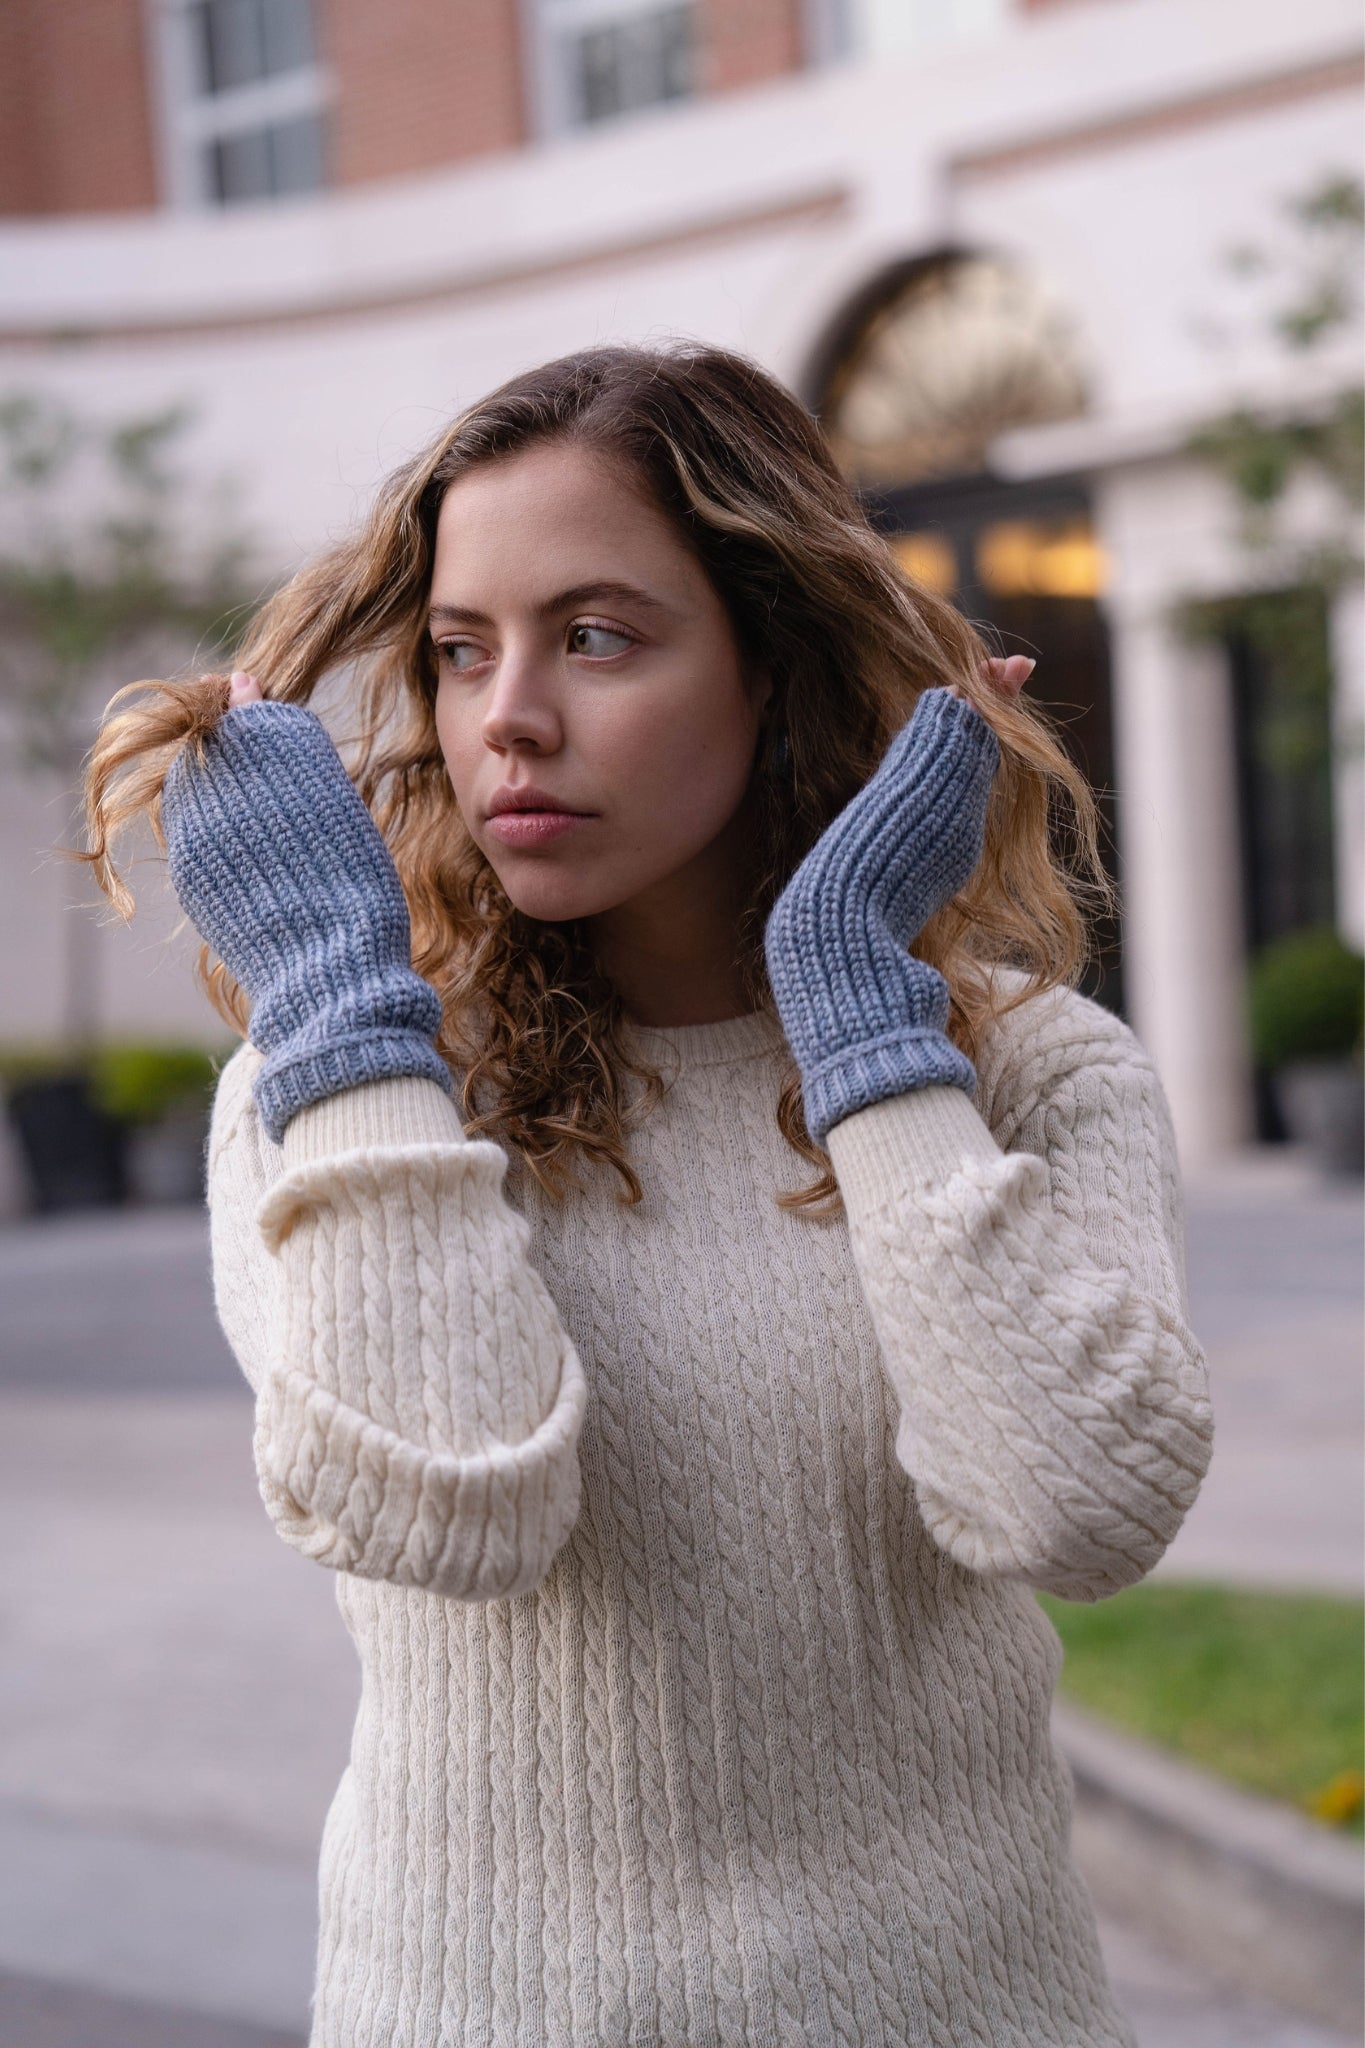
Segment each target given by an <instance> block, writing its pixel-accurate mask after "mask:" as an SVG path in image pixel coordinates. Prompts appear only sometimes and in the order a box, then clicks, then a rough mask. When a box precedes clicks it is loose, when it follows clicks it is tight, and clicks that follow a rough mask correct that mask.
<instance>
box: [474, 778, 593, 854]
mask: <svg viewBox="0 0 1365 2048" xmlns="http://www.w3.org/2000/svg"><path fill="white" fill-rule="evenodd" d="M594 817H595V813H593V812H591V811H570V810H566V809H565V808H564V807H563V805H562V804H561V803H559V802H558V801H557V800H556V799H555V798H554V797H552V796H549V795H547V794H546V793H545V792H543V791H541V790H538V789H527V790H517V791H499V792H498V794H497V795H495V796H494V797H493V799H492V802H491V803H490V804H489V807H488V818H487V826H486V829H487V830H488V832H489V833H491V835H492V837H493V838H494V839H496V840H498V841H500V843H501V844H502V845H503V846H515V847H536V846H546V845H548V844H549V843H550V841H551V840H554V839H561V838H563V837H564V835H565V834H566V833H569V832H573V831H575V830H576V829H577V828H578V827H580V826H582V825H590V824H592V823H593V822H594Z"/></svg>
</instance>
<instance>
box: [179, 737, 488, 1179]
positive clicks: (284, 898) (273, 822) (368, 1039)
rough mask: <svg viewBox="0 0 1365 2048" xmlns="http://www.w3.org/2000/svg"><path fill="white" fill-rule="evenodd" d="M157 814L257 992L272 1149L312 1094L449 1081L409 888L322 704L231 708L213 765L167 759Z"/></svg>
mask: <svg viewBox="0 0 1365 2048" xmlns="http://www.w3.org/2000/svg"><path fill="white" fill-rule="evenodd" d="M161 823H162V829H163V831H164V832H165V835H166V851H167V856H168V865H169V868H170V876H171V881H172V883H173V885H174V887H175V892H176V894H177V896H178V897H179V899H180V903H181V906H182V908H183V909H184V910H185V912H186V914H187V915H188V916H189V918H190V919H191V921H192V922H193V924H194V925H195V927H196V928H197V930H198V931H199V934H200V936H201V937H202V938H204V939H206V940H207V941H208V943H209V945H210V946H211V947H212V948H213V950H214V952H215V953H217V955H218V957H219V959H220V960H222V961H223V963H224V964H225V966H226V967H227V968H228V970H229V971H230V973H232V974H233V975H234V976H235V978H236V979H237V981H239V982H240V983H241V985H242V987H243V988H244V989H245V990H246V993H247V995H248V997H249V998H250V1001H251V1006H252V1007H251V1036H252V1040H253V1042H254V1044H256V1045H257V1046H258V1047H259V1048H260V1050H261V1051H262V1052H263V1053H264V1054H265V1061H264V1064H263V1066H262V1068H261V1071H260V1073H259V1074H258V1076H257V1078H256V1100H257V1105H258V1107H259V1109H260V1112H261V1119H262V1122H263V1124H264V1126H265V1130H266V1132H267V1134H268V1135H269V1136H270V1137H271V1138H273V1139H274V1140H275V1141H276V1143H278V1142H279V1140H280V1138H281V1137H282V1136H283V1135H284V1130H285V1127H286V1125H287V1124H288V1122H289V1120H290V1118H291V1117H293V1116H296V1115H297V1114H298V1112H299V1111H300V1110H301V1109H304V1108H306V1107H307V1105H308V1104H309V1103H310V1102H317V1101H320V1100H321V1099H322V1098H324V1097H325V1096H329V1095H334V1094H336V1093H337V1092H338V1091H339V1090H341V1089H343V1088H351V1087H354V1086H356V1085H357V1084H358V1083H360V1082H365V1081H378V1080H382V1079H384V1078H386V1077H388V1076H392V1075H400V1074H414V1075H422V1076H424V1077H425V1078H426V1079H428V1080H432V1081H435V1082H437V1083H438V1084H439V1085H440V1086H442V1087H445V1088H448V1087H449V1086H450V1077H449V1074H448V1072H447V1070H446V1067H445V1063H444V1062H443V1060H442V1059H441V1056H440V1054H439V1053H438V1052H437V1050H436V1047H435V1045H434V1043H433V1042H432V1041H433V1040H434V1038H435V1035H436V1032H437V1031H438V1029H439V1028H440V1023H441V999H440V997H439V996H438V995H437V993H436V991H435V989H434V988H432V987H431V986H430V984H429V983H427V982H425V981H423V980H422V978H421V976H420V975H418V974H415V973H414V972H413V968H412V960H411V936H410V931H409V925H408V906H407V901H406V899H405V897H404V895H403V885H402V883H401V882H400V881H399V879H398V874H397V870H396V869H395V868H394V865H393V860H392V857H391V856H390V854H389V850H388V848H387V847H386V846H385V844H384V841H383V838H382V837H381V835H380V832H379V829H378V827H377V826H376V824H375V822H374V820H373V818H372V817H371V816H370V814H369V812H368V811H367V810H366V808H365V805H364V803H363V802H362V801H361V798H360V796H359V794H358V793H357V791H356V789H355V787H354V785H353V784H352V782H351V779H350V777H349V776H348V775H347V773H346V770H345V768H344V766H343V765H342V762H341V759H340V756H339V755H338V753H337V751H336V748H335V747H334V746H333V745H332V742H331V740H330V739H329V738H328V735H327V731H326V728H325V727H324V726H323V725H322V724H321V723H320V721H319V720H318V719H317V718H315V717H314V715H313V713H312V712H311V711H305V710H304V708H303V707H302V705H299V704H275V703H266V704H243V705H237V706H235V707H234V708H233V709H232V710H230V711H229V712H227V713H226V715H225V716H224V717H223V718H222V719H221V720H220V722H219V724H218V726H217V727H216V728H215V730H214V731H213V732H212V733H211V734H210V735H209V736H208V738H207V740H206V741H205V743H204V756H203V759H202V761H199V760H197V759H196V758H195V755H194V753H193V750H192V749H189V748H187V749H185V750H184V751H183V752H182V753H180V754H179V755H178V756H177V757H176V759H175V760H174V761H173V762H172V764H171V769H170V773H169V774H168V775H167V777H166V784H165V789H164V791H163V794H162V799H161Z"/></svg>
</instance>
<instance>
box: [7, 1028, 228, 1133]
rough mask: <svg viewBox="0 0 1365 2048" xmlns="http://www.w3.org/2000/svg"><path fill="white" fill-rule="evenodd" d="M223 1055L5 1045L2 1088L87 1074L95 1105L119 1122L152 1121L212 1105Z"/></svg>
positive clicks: (159, 1048) (181, 1048)
mask: <svg viewBox="0 0 1365 2048" xmlns="http://www.w3.org/2000/svg"><path fill="white" fill-rule="evenodd" d="M221 1064H222V1061H221V1059H220V1058H219V1057H218V1056H217V1055H215V1054H214V1053H211V1052H206V1051H205V1050H204V1049H203V1048H202V1047H201V1046H193V1045H157V1044H152V1043H147V1044H143V1043H133V1042H130V1043H127V1044H118V1043H113V1044H108V1045H97V1046H72V1045H10V1046H4V1047H0V1092H3V1093H4V1094H5V1095H11V1094H13V1093H14V1092H15V1090H16V1089H19V1088H22V1087H25V1086H26V1085H27V1084H29V1083H31V1082H39V1081H55V1080H59V1079H65V1078H68V1077H70V1078H76V1079H84V1080H85V1081H87V1082H88V1084H89V1088H90V1097H91V1100H92V1102H93V1103H94V1104H95V1106H96V1108H98V1109H100V1110H102V1111H103V1113H104V1114H105V1115H106V1116H109V1117H112V1118H114V1119H115V1121H116V1122H118V1123H124V1124H153V1123H156V1122H158V1121H159V1119H160V1118H161V1117H163V1116H164V1115H165V1114H166V1113H167V1111H168V1110H173V1109H179V1108H182V1107H184V1108H192V1107H198V1106H201V1105H202V1106H203V1107H204V1108H207V1106H208V1103H209V1100H210V1098H211V1096H212V1094H213V1089H214V1084H215V1083H216V1081H217V1078H218V1071H219V1068H220V1066H221Z"/></svg>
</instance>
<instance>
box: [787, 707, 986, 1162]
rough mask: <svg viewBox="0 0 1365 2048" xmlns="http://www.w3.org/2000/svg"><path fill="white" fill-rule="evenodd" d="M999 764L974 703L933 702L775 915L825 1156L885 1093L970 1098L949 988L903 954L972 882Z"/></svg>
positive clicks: (791, 1024)
mask: <svg viewBox="0 0 1365 2048" xmlns="http://www.w3.org/2000/svg"><path fill="white" fill-rule="evenodd" d="M999 760H1000V743H999V741H998V740H997V739H996V737H995V734H994V733H993V732H992V731H991V728H990V726H989V725H988V724H987V722H986V720H985V719H984V718H983V717H982V716H981V713H980V712H979V711H978V710H977V709H976V707H975V705H973V704H970V703H968V701H967V700H966V698H965V697H958V696H956V695H955V694H954V693H953V692H952V691H951V690H946V689H934V690H926V691H925V692H924V694H923V696H922V697H921V698H920V700H919V702H918V703H917V704H916V706H915V710H914V715H913V717H912V718H911V719H910V721H909V723H908V724H907V725H905V726H903V727H902V729H901V730H900V732H898V733H897V735H896V737H895V739H894V740H892V742H891V745H890V746H889V747H888V749H887V751H886V755H885V758H884V759H883V761H882V762H881V765H880V766H879V768H878V769H877V772H876V774H875V775H874V776H873V777H872V779H871V781H870V782H868V784H867V785H866V787H865V788H863V789H861V790H859V792H858V794H857V796H855V797H854V799H853V801H852V802H851V803H850V804H848V805H846V806H845V808H844V809H843V810H842V811H841V812H840V813H839V815H838V817H837V818H836V819H835V820H834V822H833V823H832V824H831V825H830V826H829V827H828V829H827V830H826V831H825V832H824V833H823V834H822V835H821V837H820V838H819V839H818V840H817V841H816V843H815V845H814V846H813V847H812V848H811V850H810V852H809V853H808V854H807V855H806V858H805V859H804V860H803V861H802V863H801V865H800V867H798V869H797V870H796V873H795V874H794V875H793V876H792V878H791V880H790V881H789V882H788V884H787V886H786V888H785V889H784V890H783V891H782V894H781V895H780V896H779V897H778V899H777V902H776V903H775V904H774V905H773V909H772V914H771V916H770V917H769V919H768V925H767V931H766V934H765V945H766V949H767V956H768V977H769V980H770V981H771V983H772V990H773V996H774V999H775V1001H776V1003H777V1008H778V1014H779V1015H780V1017H781V1019H782V1025H783V1029H784V1030H785V1031H786V1034H787V1042H788V1043H789V1045H790V1046H791V1049H792V1051H793V1052H794V1053H795V1055H796V1060H797V1064H798V1065H799V1067H800V1069H801V1087H802V1097H803V1104H804V1108H805V1116H806V1127H807V1129H808V1130H809V1132H810V1134H811V1136H812V1137H813V1138H814V1139H815V1140H816V1142H817V1144H818V1143H823V1141H824V1138H825V1134H826V1132H827V1131H828V1130H829V1129H830V1126H831V1125H832V1124H837V1123H839V1122H840V1121H841V1120H842V1119H843V1118H844V1117H846V1116H851V1115H852V1114H853V1112H854V1111H855V1110H858V1109H866V1108H867V1106H868V1105H869V1104H870V1103H873V1102H880V1101H882V1100H883V1099H884V1098H885V1097H886V1096H888V1095H904V1094H907V1093H908V1092H909V1091H910V1090H911V1089H913V1088H927V1087H930V1086H933V1085H934V1084H946V1085H948V1086H949V1087H953V1088H964V1089H966V1090H967V1092H968V1093H971V1092H972V1091H973V1090H974V1089H975V1086H976V1073H975V1070H974V1069H973V1067H972V1063H971V1061H970V1060H969V1059H968V1058H967V1057H966V1055H965V1053H963V1052H960V1051H959V1049H958V1048H957V1047H956V1046H955V1045H954V1044H953V1043H952V1041H951V1039H950V1038H948V1036H947V1035H946V1026H947V1022H948V984H947V983H946V982H945V981H944V979H943V976H942V975H941V974H939V973H938V971H937V970H936V969H935V968H933V967H930V966H928V965H927V964H926V962H924V961H923V960H916V959H914V958H913V957H912V956H911V955H910V953H909V952H907V950H906V949H907V947H908V946H909V945H910V944H911V943H912V941H913V940H914V939H916V938H917V937H918V936H919V934H920V932H922V931H923V929H924V927H925V925H926V924H927V923H928V922H929V919H930V918H931V917H932V916H933V915H934V913H935V911H937V910H941V909H942V908H943V906H944V905H945V904H946V903H948V902H950V901H951V900H952V898H953V897H954V896H955V895H956V894H957V892H958V890H959V889H961V888H963V887H964V886H965V884H966V883H967V882H968V881H969V880H970V879H971V875H972V872H973V870H974V869H975V867H976V864H977V862H978V861H979V860H980V858H981V847H982V842H983V839H984V835H985V826H986V808H987V804H988V802H989V799H990V793H991V785H992V783H993V782H994V780H995V771H996V768H997V766H998V764H999Z"/></svg>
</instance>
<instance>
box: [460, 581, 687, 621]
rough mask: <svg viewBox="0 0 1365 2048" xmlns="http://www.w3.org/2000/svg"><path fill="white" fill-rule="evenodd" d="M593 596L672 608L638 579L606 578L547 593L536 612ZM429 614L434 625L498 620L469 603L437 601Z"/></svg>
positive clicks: (548, 614)
mask: <svg viewBox="0 0 1365 2048" xmlns="http://www.w3.org/2000/svg"><path fill="white" fill-rule="evenodd" d="M593 598H607V599H611V598H615V599H616V600H617V601H618V603H621V604H629V605H634V606H636V607H637V608H638V609H643V610H645V611H653V612H666V611H668V610H670V609H671V607H670V606H668V605H666V604H665V603H664V601H663V599H662V598H659V597H653V596H651V594H650V592H649V591H647V590H641V588H640V586H639V585H638V584H637V583H616V582H612V581H611V580H610V579H604V580H603V581H601V582H598V583H573V584H571V585H570V586H569V588H568V589H567V590H560V591H557V592H556V594H555V595H554V596H553V597H547V598H546V599H545V602H544V603H543V604H538V605H537V606H536V615H537V617H539V618H542V619H548V618H552V617H553V616H554V614H555V613H556V612H562V611H567V610H569V609H570V608H571V607H572V606H573V605H576V604H587V603H589V602H590V601H591V600H592V599H593ZM427 617H428V620H429V622H430V624H431V625H433V626H435V625H442V626H452V625H458V626H491V625H492V624H493V623H494V621H493V620H492V619H490V618H489V616H488V614H487V612H479V611H474V610H473V609H472V608H471V607H470V606H468V605H459V604H434V605H432V607H431V610H430V611H429V612H428V614H427Z"/></svg>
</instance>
